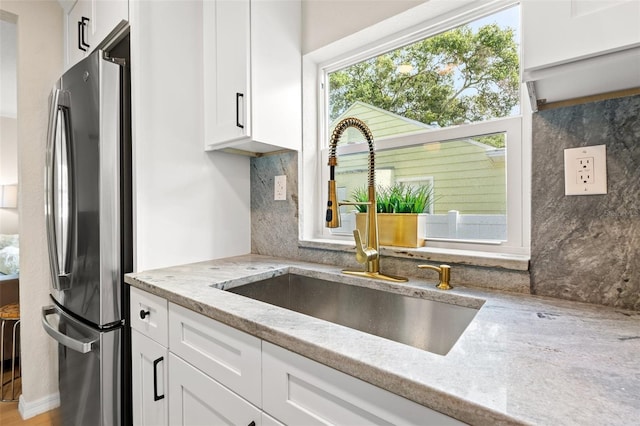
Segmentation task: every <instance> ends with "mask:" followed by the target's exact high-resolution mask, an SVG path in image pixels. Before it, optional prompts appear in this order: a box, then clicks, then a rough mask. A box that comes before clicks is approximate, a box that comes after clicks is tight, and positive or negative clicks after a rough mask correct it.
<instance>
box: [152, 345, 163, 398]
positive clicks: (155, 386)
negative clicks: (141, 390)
mask: <svg viewBox="0 0 640 426" xmlns="http://www.w3.org/2000/svg"><path fill="white" fill-rule="evenodd" d="M163 360H164V357H162V356H161V357H160V358H158V359H156V360H155V361H153V400H154V401H160V400H161V399H163V398H164V395H158V364H159V363H160V362H162V361H163Z"/></svg>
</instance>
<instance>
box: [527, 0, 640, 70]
mask: <svg viewBox="0 0 640 426" xmlns="http://www.w3.org/2000/svg"><path fill="white" fill-rule="evenodd" d="M522 37H523V46H524V54H523V60H524V69H525V70H527V71H528V70H536V69H539V68H542V67H547V66H551V65H557V64H562V63H565V62H569V61H572V60H576V59H584V58H588V57H592V56H594V55H597V54H603V53H610V52H614V51H616V50H620V49H623V48H628V47H631V46H634V45H636V46H637V45H638V44H640V2H638V1H637V0H619V1H611V0H606V1H593V0H554V1H541V0H524V1H523V2H522Z"/></svg>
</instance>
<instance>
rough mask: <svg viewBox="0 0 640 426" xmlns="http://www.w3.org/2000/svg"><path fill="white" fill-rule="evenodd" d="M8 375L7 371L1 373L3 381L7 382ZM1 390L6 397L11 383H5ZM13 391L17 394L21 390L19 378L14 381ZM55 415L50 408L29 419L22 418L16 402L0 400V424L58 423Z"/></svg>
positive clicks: (45, 425)
mask: <svg viewBox="0 0 640 426" xmlns="http://www.w3.org/2000/svg"><path fill="white" fill-rule="evenodd" d="M10 377H11V376H10V374H9V371H6V372H5V374H4V375H3V379H4V383H7V381H8V379H9V378H10ZM2 390H3V391H4V397H5V398H8V397H9V396H10V394H11V383H8V384H5V385H4V388H3V389H2ZM15 391H16V395H19V394H20V392H21V391H22V386H21V381H20V379H19V378H18V379H17V380H16V382H15ZM55 415H56V410H52V411H49V412H47V413H43V414H40V415H38V416H35V417H31V418H30V419H27V420H22V417H20V413H19V412H18V403H17V402H0V425H2V426H51V425H55V424H58V422H56V417H55Z"/></svg>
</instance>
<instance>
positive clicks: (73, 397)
mask: <svg viewBox="0 0 640 426" xmlns="http://www.w3.org/2000/svg"><path fill="white" fill-rule="evenodd" d="M42 323H43V325H44V327H45V330H46V331H47V333H49V335H51V336H52V337H53V338H54V339H56V340H57V341H58V343H59V345H58V360H59V361H58V362H59V369H60V370H59V376H60V379H59V388H60V421H61V424H63V425H78V426H80V425H100V426H111V425H120V424H121V423H122V419H121V413H122V410H121V407H120V404H121V368H122V365H121V362H120V361H119V360H120V359H121V358H120V356H119V354H120V351H121V343H120V342H121V336H120V334H121V333H122V328H121V327H118V328H115V329H113V330H111V331H108V332H100V331H99V330H97V329H94V328H91V327H88V326H86V325H84V324H83V323H81V322H79V321H77V320H75V319H74V318H72V317H70V316H68V315H66V314H65V313H64V312H63V311H62V310H60V309H59V308H58V307H57V306H48V307H45V308H43V309H42ZM76 349H79V350H76Z"/></svg>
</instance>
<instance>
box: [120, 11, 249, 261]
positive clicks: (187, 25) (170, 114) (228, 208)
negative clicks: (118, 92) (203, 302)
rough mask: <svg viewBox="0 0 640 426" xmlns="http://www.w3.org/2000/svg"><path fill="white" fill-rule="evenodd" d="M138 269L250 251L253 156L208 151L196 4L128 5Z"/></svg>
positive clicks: (200, 13)
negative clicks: (250, 174) (205, 137)
mask: <svg viewBox="0 0 640 426" xmlns="http://www.w3.org/2000/svg"><path fill="white" fill-rule="evenodd" d="M130 22H131V71H132V86H133V88H132V91H133V94H132V102H133V111H134V115H133V144H134V146H133V155H134V194H135V195H134V197H135V199H134V204H135V205H134V208H135V217H134V227H135V245H136V247H135V253H136V259H135V264H136V266H135V269H136V270H137V271H142V270H147V269H151V268H158V267H163V266H170V265H176V264H183V263H190V262H196V261H201V260H207V259H212V258H218V257H225V256H231V255H235V254H245V253H249V252H250V250H251V228H250V222H251V216H250V210H249V159H248V158H247V157H242V156H236V155H230V154H224V153H215V152H214V153H208V152H205V151H204V136H203V129H204V126H203V119H204V117H203V98H202V91H203V73H202V5H201V4H199V2H196V1H161V2H150V1H135V2H131V3H130Z"/></svg>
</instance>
